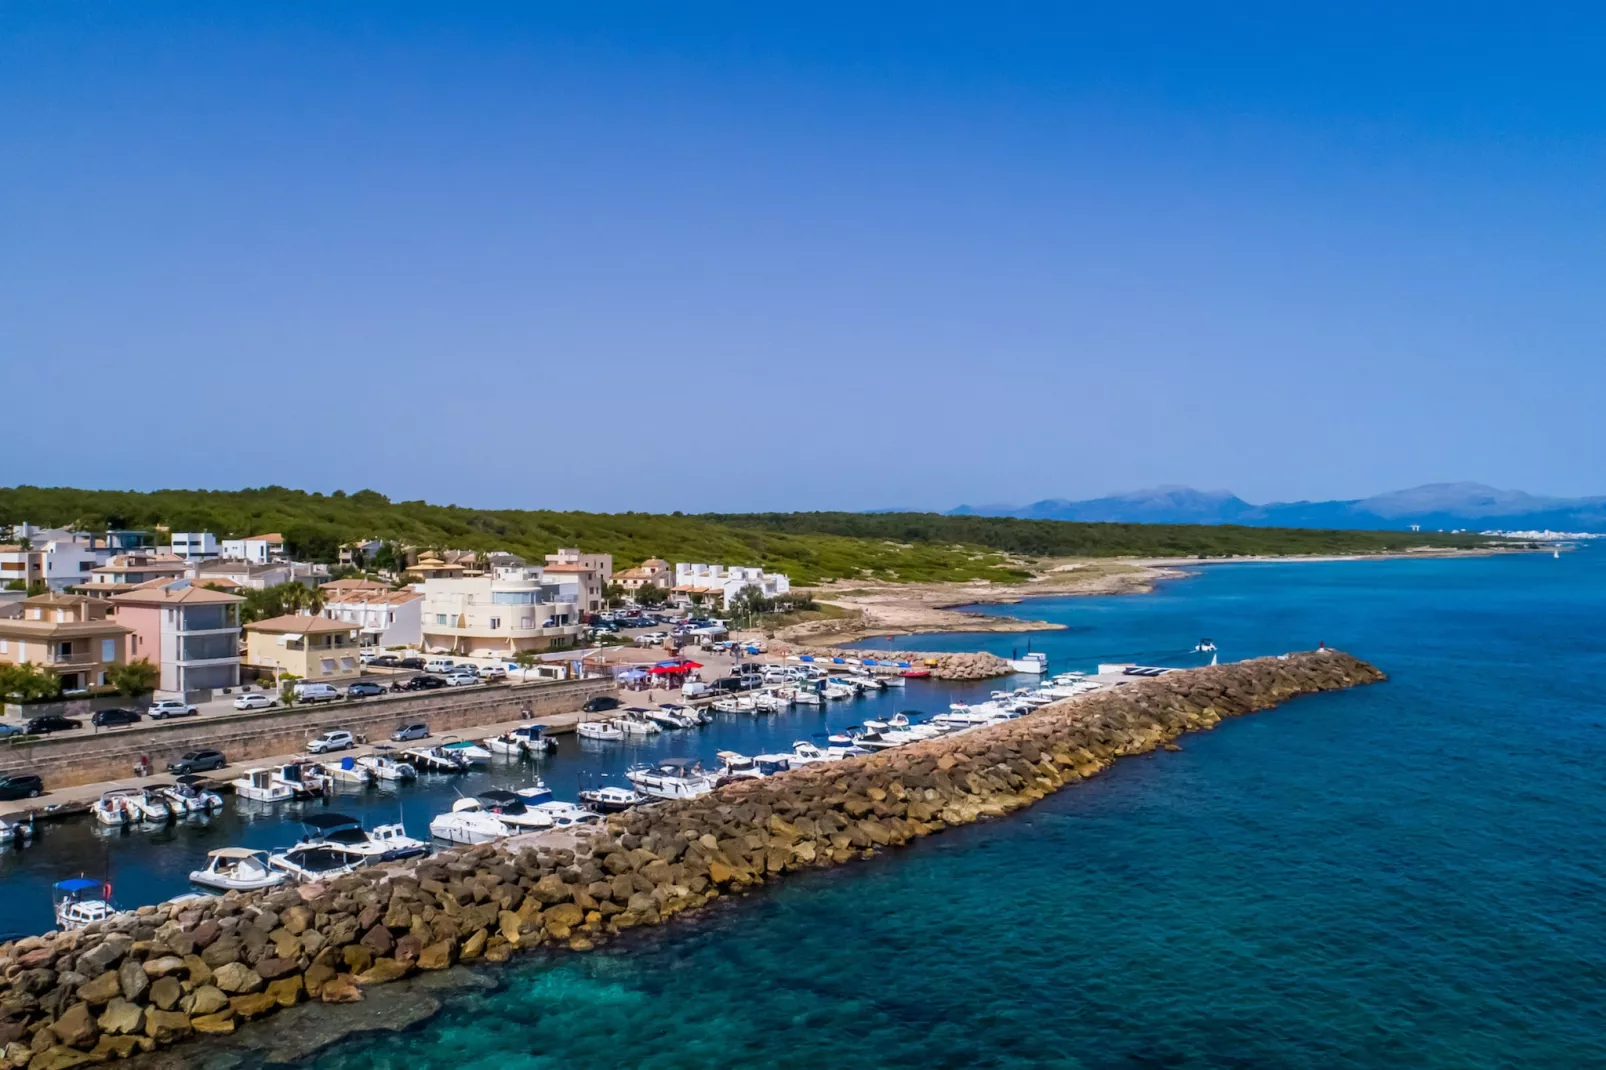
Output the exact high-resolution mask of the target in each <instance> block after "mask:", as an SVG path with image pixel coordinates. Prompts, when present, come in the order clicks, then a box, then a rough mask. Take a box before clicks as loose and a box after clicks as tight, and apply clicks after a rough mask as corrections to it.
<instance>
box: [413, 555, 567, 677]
mask: <svg viewBox="0 0 1606 1070" xmlns="http://www.w3.org/2000/svg"><path fill="white" fill-rule="evenodd" d="M541 571H542V570H541V569H540V568H532V567H523V568H505V569H497V571H496V574H495V575H491V576H462V577H455V578H451V579H430V580H425V581H424V582H423V583H422V584H417V585H415V589H419V590H422V592H423V595H424V597H423V604H422V606H421V607H420V608H421V613H422V617H423V620H422V622H421V623H420V626H419V627H420V630H421V631H422V633H423V635H422V646H423V648H424V650H425V651H427V652H431V653H435V652H441V653H448V654H466V655H480V656H490V657H511V656H512V655H514V654H517V653H519V652H520V651H526V650H527V651H532V652H536V653H539V652H541V651H545V650H554V649H561V648H563V647H567V646H571V645H573V643H574V641H575V639H576V637H578V636H579V634H580V629H581V621H580V607H579V606H578V605H577V604H576V603H575V601H574V600H573V591H574V587H573V586H572V585H568V584H559V583H555V582H549V581H547V580H545V579H544V578H543V577H542V574H541ZM566 599H567V600H566Z"/></svg>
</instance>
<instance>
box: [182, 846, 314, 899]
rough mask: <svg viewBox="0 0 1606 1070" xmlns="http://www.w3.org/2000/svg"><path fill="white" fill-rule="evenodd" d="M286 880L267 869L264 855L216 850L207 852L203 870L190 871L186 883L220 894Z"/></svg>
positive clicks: (243, 850)
mask: <svg viewBox="0 0 1606 1070" xmlns="http://www.w3.org/2000/svg"><path fill="white" fill-rule="evenodd" d="M289 879H290V874H288V873H286V872H285V871H284V870H280V869H273V868H272V867H271V866H269V865H268V852H266V851H253V850H251V849H250V848H247V847H219V848H218V849H217V850H215V851H208V852H207V855H206V868H205V869H197V870H193V871H192V872H191V873H190V882H191V883H192V884H199V885H201V886H202V887H203V888H216V889H217V890H218V891H220V892H249V891H253V890H255V889H257V888H272V887H274V886H275V885H280V884H283V883H284V882H285V881H287V880H289Z"/></svg>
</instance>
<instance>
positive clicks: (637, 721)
mask: <svg viewBox="0 0 1606 1070" xmlns="http://www.w3.org/2000/svg"><path fill="white" fill-rule="evenodd" d="M614 724H616V725H618V726H619V730H620V731H621V732H623V733H624V734H625V735H627V736H656V735H657V734H658V733H660V732H662V731H663V729H662V728H661V727H659V725H657V724H656V723H655V722H653V721H652V720H651V719H650V718H648V716H647V711H646V710H643V709H639V708H637V707H631V708H630V709H628V710H624V711H623V712H622V714H621V716H620V717H619V719H618V720H617V721H615V722H614Z"/></svg>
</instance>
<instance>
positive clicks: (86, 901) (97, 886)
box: [50, 877, 117, 932]
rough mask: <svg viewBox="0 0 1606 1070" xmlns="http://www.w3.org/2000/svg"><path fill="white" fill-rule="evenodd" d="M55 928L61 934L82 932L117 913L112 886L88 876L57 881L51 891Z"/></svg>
mask: <svg viewBox="0 0 1606 1070" xmlns="http://www.w3.org/2000/svg"><path fill="white" fill-rule="evenodd" d="M50 900H51V908H52V910H53V912H54V913H55V916H56V926H57V927H58V928H60V929H61V931H62V932H67V931H69V930H71V929H82V928H83V927H84V926H85V925H88V924H89V923H90V922H95V921H105V920H106V919H107V918H109V917H111V916H112V915H113V914H116V913H117V908H116V907H114V906H112V886H111V885H110V884H107V883H106V882H105V881H97V880H91V879H90V878H88V877H73V878H71V879H69V880H64V881H57V882H56V884H55V886H54V887H53V888H51V890H50Z"/></svg>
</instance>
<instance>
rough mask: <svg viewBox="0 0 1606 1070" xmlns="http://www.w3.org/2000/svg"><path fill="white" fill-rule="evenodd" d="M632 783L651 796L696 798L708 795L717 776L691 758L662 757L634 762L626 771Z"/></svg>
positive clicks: (637, 788) (714, 784)
mask: <svg viewBox="0 0 1606 1070" xmlns="http://www.w3.org/2000/svg"><path fill="white" fill-rule="evenodd" d="M625 776H626V777H627V778H628V779H629V780H630V783H631V785H632V786H633V787H634V788H635V789H636V790H637V791H639V792H641V793H642V794H643V795H648V796H651V797H652V798H654V799H695V798H696V797H697V796H699V795H707V794H708V793H709V792H711V791H713V790H714V788H715V787H716V786H718V783H719V777H718V776H717V775H716V774H714V773H710V772H705V771H704V769H703V766H702V763H701V762H696V761H693V760H692V759H690V758H665V759H663V760H662V761H660V762H658V763H657V764H656V765H652V766H637V767H635V768H634V769H631V770H630V771H629V772H627V773H626V774H625Z"/></svg>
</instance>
